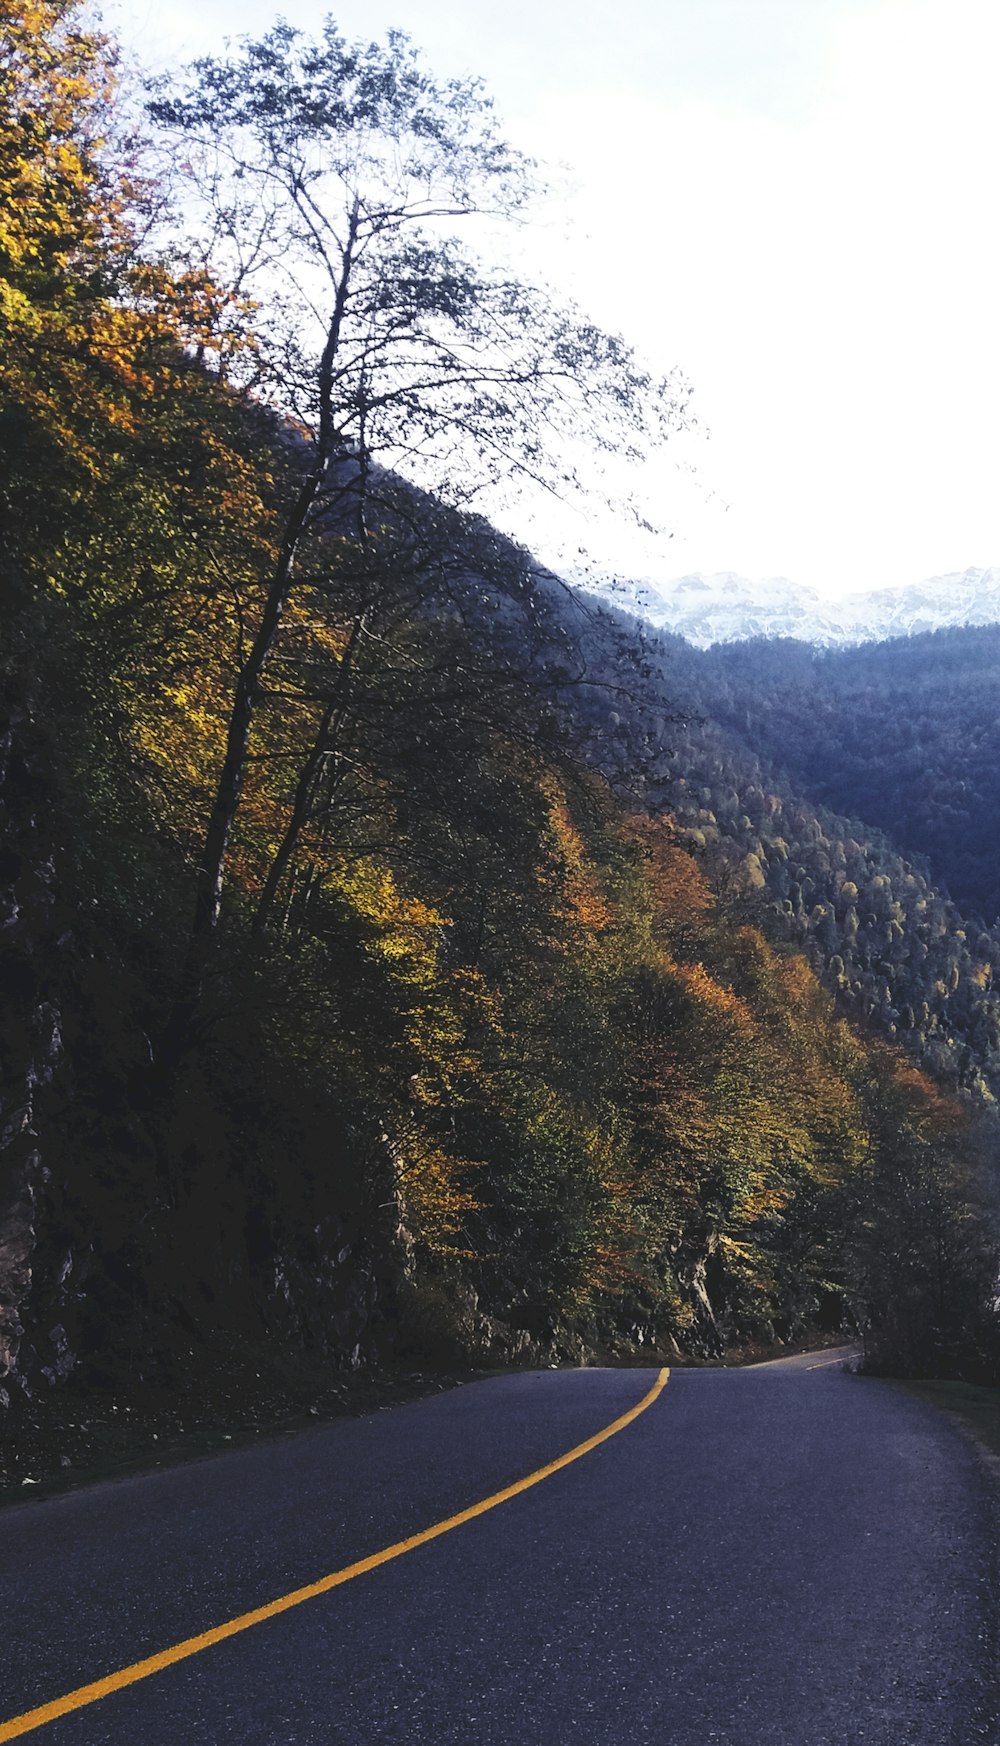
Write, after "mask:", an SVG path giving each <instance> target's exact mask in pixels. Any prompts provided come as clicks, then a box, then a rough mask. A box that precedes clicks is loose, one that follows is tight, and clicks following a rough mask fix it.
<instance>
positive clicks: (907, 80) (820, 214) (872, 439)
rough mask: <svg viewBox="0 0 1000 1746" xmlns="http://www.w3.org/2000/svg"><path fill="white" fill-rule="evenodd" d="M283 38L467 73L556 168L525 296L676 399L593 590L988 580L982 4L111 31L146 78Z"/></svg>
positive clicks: (590, 528) (229, 9)
mask: <svg viewBox="0 0 1000 1746" xmlns="http://www.w3.org/2000/svg"><path fill="white" fill-rule="evenodd" d="M279 11H280V12H281V13H282V14H283V15H284V16H285V17H286V18H288V19H289V20H290V22H291V23H293V24H295V25H298V26H301V27H302V28H303V29H306V30H309V29H312V28H314V27H315V26H316V25H317V24H318V22H319V21H320V19H321V18H322V16H323V15H324V14H325V13H326V12H328V11H330V12H332V13H333V16H334V17H335V18H336V20H337V22H338V24H339V26H340V28H341V29H342V30H343V32H344V33H345V34H346V35H348V36H350V37H354V36H365V37H372V36H380V35H382V34H383V33H384V31H385V29H386V28H387V27H389V26H396V27H398V28H401V29H403V30H406V31H408V32H409V33H410V34H411V36H412V37H413V38H414V41H415V42H416V43H418V44H419V45H420V46H421V47H422V48H423V49H424V50H425V52H426V56H427V59H428V62H429V64H430V65H431V67H432V68H433V70H434V71H435V72H438V73H440V74H450V73H466V72H471V73H477V74H480V75H482V76H483V78H484V79H485V80H486V82H487V85H488V87H489V89H490V90H491V91H492V93H493V95H494V96H495V98H496V100H497V107H498V109H499V111H500V113H501V116H502V117H503V118H504V120H505V122H506V124H507V130H508V132H509V134H510V135H511V137H512V138H514V139H515V140H516V141H517V143H519V144H521V145H523V146H524V147H525V148H527V149H528V150H530V151H533V152H534V153H535V154H536V155H537V156H540V157H542V158H543V159H545V160H547V161H548V163H549V164H550V165H558V164H563V165H566V166H567V167H568V172H567V173H568V183H567V185H566V188H565V192H564V193H563V194H562V195H561V196H560V198H559V200H558V201H557V202H555V203H551V204H550V205H549V207H548V208H547V210H546V211H545V213H544V218H543V221H542V222H540V223H539V224H537V225H536V226H535V227H534V229H533V231H532V233H531V234H530V236H529V239H528V244H527V246H528V248H529V249H530V251H531V253H532V255H533V257H534V260H535V261H536V262H537V269H538V271H539V272H540V273H543V274H544V275H545V276H546V277H548V278H549V279H551V280H553V281H555V282H556V283H557V284H558V285H560V286H562V287H564V288H565V289H566V290H568V291H569V292H571V293H572V294H573V295H574V296H575V297H576V298H577V300H578V301H580V302H581V303H582V304H583V305H584V306H585V307H586V308H587V309H588V312H590V313H592V314H593V315H594V316H595V317H596V318H597V319H598V320H599V321H600V322H601V323H602V324H603V325H604V326H606V327H612V328H614V329H615V330H617V331H620V332H622V333H624V334H625V335H626V337H627V338H628V339H629V340H630V341H631V342H632V343H633V344H635V345H636V346H637V348H638V349H639V350H640V352H641V353H642V354H643V355H644V356H645V357H646V358H647V359H649V360H650V361H651V362H652V363H653V364H655V365H657V366H658V367H661V368H662V367H665V366H670V365H673V364H675V363H676V364H679V365H680V366H681V367H682V368H683V370H684V371H685V373H686V374H687V376H688V377H689V378H690V380H691V381H692V382H693V384H694V388H695V397H694V402H693V409H694V411H695V412H696V414H697V417H698V419H699V421H700V423H701V425H702V426H703V427H704V429H705V430H706V431H707V432H708V433H709V434H708V435H707V436H706V437H703V438H700V439H699V440H697V441H690V440H688V441H687V442H686V443H685V444H684V445H683V447H682V446H681V445H678V448H677V452H676V459H677V460H678V461H682V462H683V463H685V465H684V466H680V467H678V466H672V467H669V468H664V469H663V470H662V471H661V472H659V473H658V474H657V476H656V479H655V482H654V487H655V495H656V498H657V512H658V516H659V517H660V518H661V519H662V520H663V522H664V523H665V524H666V525H667V526H668V527H669V528H670V529H672V531H673V537H672V538H671V539H670V540H666V539H663V540H660V541H657V542H655V543H649V542H645V543H635V542H634V543H632V544H628V543H624V544H623V542H622V535H621V530H620V528H616V527H614V526H611V525H609V524H608V523H607V522H605V521H602V519H601V517H600V516H599V515H597V514H596V512H594V513H592V515H591V517H590V518H589V519H587V520H585V519H582V518H578V519H577V520H576V521H575V522H574V523H573V524H572V526H571V527H570V528H569V530H568V535H567V537H568V538H569V539H570V541H571V542H575V544H576V545H580V546H585V547H586V548H587V549H588V550H590V551H591V552H592V553H593V556H594V559H595V561H596V563H597V565H598V567H599V568H603V569H610V568H612V567H617V568H618V569H619V570H620V571H622V572H624V573H631V574H634V575H639V574H641V575H645V576H648V577H650V578H653V579H657V580H663V579H668V578H669V577H671V576H675V575H679V574H682V573H685V572H689V571H692V570H704V571H712V570H735V571H738V572H739V573H741V574H743V575H746V576H750V577H765V576H774V575H785V576H789V577H791V578H792V579H793V580H794V581H797V582H800V583H803V584H806V585H809V586H812V587H815V588H818V589H820V590H822V591H823V592H826V593H830V594H837V593H841V592H845V591H847V590H853V589H858V588H862V587H870V586H878V585H885V584H896V583H905V582H913V581H918V580H920V579H921V578H923V577H926V576H930V575H936V574H940V573H942V572H945V571H950V570H962V569H965V568H966V567H967V566H969V565H975V566H988V565H991V564H1000V416H998V409H1000V285H998V279H1000V273H998V267H1000V242H998V226H1000V199H998V186H997V184H998V181H1000V141H998V125H997V96H998V90H1000V0H493V3H491V4H486V3H483V0H465V3H464V4H458V3H452V0H341V4H339V5H336V4H331V5H329V6H327V5H325V4H323V3H322V0H284V4H283V5H281V4H280V0H279V3H277V4H275V5H273V6H272V5H269V4H267V0H174V3H171V0H165V3H161V4H154V0H105V4H104V13H105V17H106V20H107V22H108V24H109V25H111V26H113V27H114V28H116V29H117V30H118V31H119V33H120V34H121V35H122V36H123V38H124V39H125V41H126V42H127V43H128V44H129V46H130V47H131V48H133V49H134V50H135V52H136V53H137V55H138V56H139V58H140V59H141V60H143V61H144V62H145V63H146V64H147V65H156V66H157V67H162V65H163V64H164V62H165V61H168V60H169V59H171V58H174V57H180V58H184V57H186V56H188V55H194V54H198V53H204V52H206V51H212V50H215V49H217V48H220V47H221V45H222V42H223V40H224V38H225V37H226V36H227V35H238V34H241V33H244V32H250V33H255V32H259V31H261V30H263V29H266V28H267V26H268V25H269V24H270V23H271V22H273V19H274V16H275V14H276V13H277V12H279ZM692 465H693V468H694V471H693V472H691V471H689V470H688V468H689V467H690V466H692ZM522 531H524V530H522ZM553 537H554V536H553Z"/></svg>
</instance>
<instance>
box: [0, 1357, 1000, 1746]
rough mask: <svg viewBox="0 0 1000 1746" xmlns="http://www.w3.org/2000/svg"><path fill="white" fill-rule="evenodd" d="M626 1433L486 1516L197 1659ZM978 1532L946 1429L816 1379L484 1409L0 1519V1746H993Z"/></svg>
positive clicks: (698, 1383) (988, 1566) (592, 1380)
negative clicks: (118, 1678)
mask: <svg viewBox="0 0 1000 1746" xmlns="http://www.w3.org/2000/svg"><path fill="white" fill-rule="evenodd" d="M643 1401H644V1402H645V1404H644V1405H643V1407H642V1410H641V1411H640V1412H639V1413H638V1414H637V1415H636V1416H634V1417H632V1419H631V1420H630V1422H628V1423H626V1424H624V1425H623V1426H621V1427H620V1428H618V1429H617V1430H615V1431H614V1432H613V1434H611V1435H609V1436H608V1437H607V1438H606V1439H605V1440H604V1441H602V1442H600V1443H598V1444H597V1445H596V1446H594V1447H592V1448H589V1449H588V1450H587V1451H586V1452H584V1453H582V1454H580V1455H579V1456H578V1457H577V1458H575V1459H573V1460H572V1461H570V1462H569V1463H568V1464H567V1465H565V1466H561V1467H558V1468H557V1469H556V1470H555V1471H553V1472H550V1473H548V1475H547V1476H543V1477H541V1478H539V1479H538V1480H537V1482H536V1483H533V1484H532V1485H531V1486H530V1487H528V1488H527V1489H525V1490H522V1491H519V1492H518V1493H517V1494H516V1495H514V1496H512V1497H509V1498H508V1499H507V1500H506V1501H504V1502H501V1503H499V1504H497V1505H496V1506H495V1507H491V1508H489V1509H487V1510H486V1511H485V1512H484V1513H482V1514H479V1515H476V1516H474V1517H472V1519H469V1520H465V1521H462V1522H460V1523H459V1524H458V1525H456V1526H453V1527H450V1528H448V1529H447V1530H445V1531H442V1532H441V1533H440V1534H439V1535H438V1537H436V1538H433V1539H430V1540H427V1541H425V1542H424V1543H422V1544H419V1545H417V1546H415V1547H413V1548H412V1549H410V1550H406V1551H403V1552H401V1553H399V1554H398V1555H396V1556H394V1557H392V1558H391V1559H390V1560H389V1561H388V1562H384V1563H380V1564H377V1565H376V1566H375V1567H374V1568H370V1569H367V1570H365V1571H363V1572H362V1573H360V1574H357V1575H354V1576H351V1577H349V1578H348V1579H346V1580H343V1581H341V1582H339V1583H338V1585H337V1586H334V1587H331V1588H329V1589H328V1590H327V1591H326V1592H321V1593H319V1594H316V1595H314V1596H313V1597H312V1598H307V1599H303V1600H301V1602H300V1604H294V1605H289V1606H288V1608H287V1610H285V1611H281V1612H278V1613H277V1614H276V1615H275V1616H271V1617H267V1618H266V1619H264V1620H263V1621H262V1622H260V1623H256V1624H250V1625H249V1626H247V1627H246V1628H240V1629H239V1630H238V1631H237V1632H236V1633H235V1634H234V1635H231V1636H228V1637H226V1638H224V1639H223V1640H222V1641H216V1642H214V1643H212V1644H211V1645H210V1646H208V1647H205V1648H201V1649H198V1648H197V1646H195V1652H191V1644H190V1640H191V1639H192V1638H193V1637H195V1636H196V1635H197V1634H199V1633H202V1632H206V1631H210V1630H211V1629H212V1628H213V1627H217V1626H219V1625H222V1624H224V1623H225V1622H226V1621H231V1620H234V1619H240V1618H242V1617H243V1616H244V1615H246V1614H247V1613H248V1612H251V1611H253V1610H254V1609H258V1608H260V1607H261V1606H262V1605H264V1603H267V1602H270V1601H272V1600H277V1599H279V1598H280V1597H282V1596H288V1595H292V1596H294V1594H295V1591H296V1590H299V1589H301V1588H302V1587H303V1586H307V1585H311V1584H314V1583H316V1582H317V1580H318V1579H322V1578H323V1577H324V1576H326V1575H327V1574H329V1573H334V1572H338V1571H341V1570H343V1569H345V1567H349V1566H351V1565H352V1564H354V1563H355V1562H356V1561H358V1560H363V1559H365V1558H366V1557H367V1556H368V1555H369V1554H373V1553H377V1552H379V1551H380V1550H381V1549H383V1548H386V1547H390V1546H394V1545H396V1544H397V1543H398V1542H400V1541H401V1540H404V1539H406V1538H407V1537H409V1536H412V1535H415V1534H419V1533H420V1532H421V1530H424V1529H427V1528H429V1527H431V1526H432V1525H434V1524H437V1523H441V1522H445V1521H447V1520H448V1519H449V1518H451V1517H453V1516H454V1515H456V1514H457V1513H459V1512H462V1511H464V1510H466V1509H467V1508H468V1506H470V1505H473V1504H476V1503H477V1502H479V1501H480V1500H484V1499H489V1498H491V1497H492V1496H493V1495H494V1494H496V1493H497V1492H498V1491H500V1490H502V1489H503V1488H505V1487H508V1486H510V1485H511V1484H512V1482H515V1481H517V1480H519V1479H521V1478H522V1477H524V1476H526V1475H533V1474H537V1473H538V1470H540V1469H544V1468H545V1467H546V1466H547V1465H548V1464H550V1463H552V1462H553V1461H554V1460H555V1459H556V1458H558V1457H560V1456H562V1455H564V1454H565V1453H566V1452H568V1451H571V1450H573V1449H575V1448H577V1447H578V1446H579V1445H580V1444H581V1443H583V1442H585V1441H586V1440H588V1439H590V1438H591V1437H593V1436H594V1434H595V1433H597V1432H600V1431H601V1430H602V1429H604V1428H606V1427H608V1426H609V1425H610V1424H612V1423H613V1422H614V1421H615V1420H616V1419H618V1418H619V1417H620V1416H621V1415H623V1414H625V1413H627V1412H628V1411H629V1410H630V1409H632V1408H633V1407H635V1406H636V1405H637V1404H639V1403H640V1402H643ZM994 1530H995V1523H994V1500H993V1497H992V1493H991V1489H990V1485H989V1483H988V1482H987V1479H986V1477H985V1474H984V1471H983V1470H982V1469H981V1468H980V1465H979V1463H978V1459H977V1457H976V1456H975V1454H974V1452H973V1451H972V1450H971V1449H970V1448H969V1447H968V1446H967V1445H966V1443H965V1441H964V1439H963V1438H962V1436H961V1435H960V1434H959V1433H958V1432H957V1431H956V1430H954V1429H953V1428H952V1426H951V1425H950V1423H949V1422H948V1421H947V1420H946V1419H945V1418H944V1417H942V1416H940V1415H938V1414H937V1413H936V1412H935V1411H934V1409H932V1408H930V1407H927V1406H925V1405H923V1404H922V1403H921V1402H919V1401H917V1400H915V1399H912V1398H911V1397H909V1396H908V1395H906V1394H904V1393H903V1392H901V1391H898V1390H895V1389H893V1388H890V1387H888V1386H886V1385H884V1384H880V1383H877V1382H872V1381H869V1380H866V1379H864V1378H859V1377H856V1376H854V1375H851V1374H848V1373H846V1372H845V1371H844V1370H843V1369H842V1368H841V1367H840V1365H839V1364H838V1363H837V1362H836V1361H835V1360H833V1359H832V1358H831V1357H830V1355H828V1354H816V1355H814V1356H812V1357H806V1358H798V1359H792V1360H787V1361H784V1362H783V1363H780V1364H777V1365H766V1366H757V1367H755V1368H753V1369H747V1370H697V1371H688V1370H674V1371H673V1373H672V1374H671V1375H670V1378H669V1381H667V1383H666V1386H665V1387H661V1388H659V1390H657V1375H656V1373H655V1372H653V1371H639V1370H631V1371H629V1370H583V1371H557V1372H542V1373H528V1374H518V1375H509V1376H501V1377H496V1378H491V1379H489V1380H485V1381H481V1382H476V1383H472V1384H470V1385H469V1386H467V1387H464V1388H459V1389H455V1390H454V1391H452V1392H450V1393H448V1394H443V1395H437V1396H435V1397H433V1398H430V1399H425V1400H421V1401H416V1402H413V1403H410V1404H409V1405H406V1406H401V1407H395V1408H393V1409H392V1410H391V1411H384V1412H381V1413H376V1414H373V1415H371V1416H370V1417H368V1418H365V1419H359V1420H353V1421H344V1422H340V1423H336V1424H333V1425H330V1426H326V1427H323V1428H321V1429H317V1430H316V1431H313V1432H308V1433H305V1434H301V1435H299V1436H297V1437H295V1438H294V1439H290V1440H287V1441H283V1442H275V1443H271V1444H268V1445H264V1446H258V1447H255V1448H252V1449H245V1450H239V1451H236V1452H234V1453H232V1454H229V1455H224V1456H219V1457H216V1458H213V1459H211V1460H206V1461H201V1462H198V1463H195V1464H192V1465H190V1466H187V1467H180V1468H173V1469H169V1470H163V1471H159V1472H155V1473H152V1474H148V1475H144V1476H140V1477H133V1478H129V1479H125V1480H121V1481H118V1482H115V1483H110V1484H105V1485H100V1486H94V1487H91V1488H89V1489H88V1490H86V1491H80V1492H76V1493H70V1494H68V1495H66V1496H63V1497H61V1498H56V1499H52V1500H48V1501H44V1502H37V1503H30V1504H26V1505H24V1506H19V1507H16V1508H13V1509H9V1510H7V1511H5V1512H4V1513H3V1514H2V1515H0V1620H2V1633H3V1654H2V1658H0V1688H2V1698H0V1718H10V1717H14V1716H20V1715H22V1714H24V1713H25V1712H30V1711H32V1710H37V1711H38V1712H39V1714H38V1715H37V1716H35V1717H34V1718H30V1719H29V1721H28V1722H27V1723H25V1724H23V1725H22V1727H21V1731H20V1732H18V1733H16V1734H15V1733H13V1732H10V1731H8V1729H7V1728H6V1727H5V1726H0V1741H2V1740H5V1739H11V1738H15V1737H17V1738H26V1739H29V1740H31V1741H32V1742H37V1743H38V1746H382V1743H383V1742H384V1743H387V1746H388V1743H390V1742H392V1743H398V1746H403V1743H405V1746H501V1743H502V1746H541V1743H542V1742H544V1743H545V1746H571V1743H572V1746H640V1743H643V1742H656V1743H657V1746H973V1743H975V1742H982V1741H989V1742H994V1743H995V1742H997V1741H1000V1730H998V1727H997V1720H996V1715H995V1712H994V1709H993V1708H992V1707H991V1706H992V1703H993V1695H994V1692H993V1686H994V1675H993V1667H994V1657H995V1652H996V1644H995V1642H994V1620H995V1598H996V1597H995V1593H994V1578H995V1531H994ZM178 1644H182V1645H187V1648H186V1649H185V1651H184V1656H183V1659H180V1660H178V1661H177V1662H176V1663H175V1664H173V1665H169V1666H166V1667H165V1668H162V1669H161V1670H160V1671H156V1672H153V1673H151V1674H150V1675H149V1676H148V1677H138V1678H136V1679H135V1682H134V1683H132V1684H128V1685H125V1686H124V1687H123V1688H122V1689H119V1690H114V1691H111V1692H110V1693H108V1694H107V1695H103V1696H99V1697H97V1699H96V1701H93V1702H87V1703H84V1704H83V1705H82V1707H77V1708H73V1709H71V1710H70V1711H69V1713H66V1714H64V1715H62V1716H57V1717H56V1718H55V1719H47V1718H48V1717H49V1716H50V1715H51V1710H50V1708H49V1706H50V1705H51V1703H52V1700H56V1699H59V1698H60V1697H61V1696H62V1695H63V1694H67V1693H72V1692H74V1691H76V1690H78V1689H79V1688H81V1687H84V1686H86V1685H88V1684H89V1683H91V1682H94V1681H98V1680H100V1679H101V1678H102V1677H103V1676H105V1675H109V1674H112V1673H113V1672H114V1671H115V1670H117V1669H122V1668H128V1667H134V1665H135V1664H136V1663H139V1662H141V1661H142V1660H143V1659H144V1658H148V1657H151V1656H155V1655H157V1654H158V1653H159V1652H160V1651H163V1650H167V1649H169V1648H171V1646H173V1645H178ZM73 1701H74V1703H75V1702H77V1701H78V1700H75V1699H74V1700H73Z"/></svg>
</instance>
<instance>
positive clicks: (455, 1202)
mask: <svg viewBox="0 0 1000 1746" xmlns="http://www.w3.org/2000/svg"><path fill="white" fill-rule="evenodd" d="M392 1159H393V1169H394V1175H395V1185H396V1193H397V1196H398V1198H399V1202H400V1212H401V1214H402V1218H403V1223H404V1224H405V1225H406V1226H407V1227H408V1228H409V1229H410V1230H411V1231H412V1233H413V1235H414V1236H415V1237H416V1238H417V1240H418V1241H419V1242H420V1243H422V1244H423V1246H424V1247H425V1248H426V1249H427V1250H429V1251H430V1252H431V1253H432V1254H438V1255H464V1256H467V1257H468V1256H471V1254H472V1251H471V1250H470V1249H468V1248H467V1247H466V1248H462V1247H458V1248H456V1246H455V1244H454V1242H453V1241H452V1239H453V1238H454V1237H456V1236H458V1235H460V1234H461V1233H462V1231H463V1229H464V1225H465V1221H466V1219H467V1216H468V1214H469V1213H471V1212H475V1211H476V1209H477V1208H478V1206H479V1202H478V1200H477V1198H476V1196H475V1194H474V1193H473V1192H472V1190H471V1188H470V1187H469V1185H468V1183H467V1181H466V1177H467V1176H468V1175H469V1173H470V1172H474V1171H476V1170H478V1169H481V1168H482V1166H481V1164H479V1163H478V1162H476V1161H474V1160H471V1159H469V1158H456V1157H453V1156H452V1155H451V1154H450V1153H448V1152H446V1151H445V1150H444V1149H443V1148H442V1147H441V1146H440V1145H439V1144H437V1143H436V1142H435V1141H434V1140H433V1139H432V1138H431V1137H430V1135H428V1134H427V1133H426V1132H425V1131H424V1130H423V1129H422V1128H421V1127H419V1126H417V1125H416V1124H415V1123H403V1124H401V1126H400V1127H399V1129H398V1130H397V1131H396V1133H395V1134H394V1137H393V1141H392Z"/></svg>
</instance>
